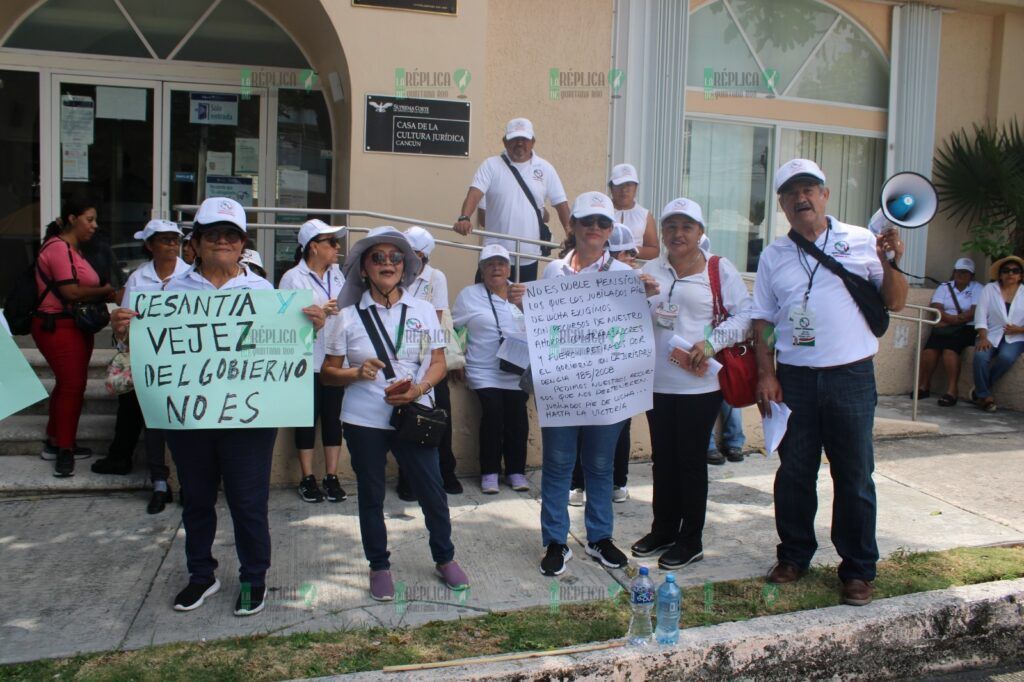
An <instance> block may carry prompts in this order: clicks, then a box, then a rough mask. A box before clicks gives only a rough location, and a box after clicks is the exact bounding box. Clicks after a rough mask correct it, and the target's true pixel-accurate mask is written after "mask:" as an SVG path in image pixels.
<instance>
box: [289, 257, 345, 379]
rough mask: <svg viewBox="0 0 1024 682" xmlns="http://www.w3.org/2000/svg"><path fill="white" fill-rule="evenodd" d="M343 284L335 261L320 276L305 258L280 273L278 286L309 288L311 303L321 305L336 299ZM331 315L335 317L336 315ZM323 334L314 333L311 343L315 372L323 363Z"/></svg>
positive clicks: (324, 350) (343, 281) (343, 278)
mask: <svg viewBox="0 0 1024 682" xmlns="http://www.w3.org/2000/svg"><path fill="white" fill-rule="evenodd" d="M343 286H345V277H344V275H342V274H341V268H339V267H338V265H337V264H336V263H335V264H332V265H331V266H330V267H329V268H327V270H325V271H324V276H323V277H320V276H319V275H317V274H316V273H315V272H313V271H312V270H310V269H309V265H308V264H307V263H306V261H305V260H302V259H300V260H299V262H298V263H297V264H296V265H295V267H293V268H291V269H290V270H288V272H286V273H284V275H282V277H281V283H280V284H279V285H278V288H279V289H293V290H294V289H309V290H310V291H312V292H313V303H314V304H316V305H319V306H322V305H325V304H326V303H327V301H329V300H331V299H332V298H333V299H337V298H338V294H340V293H341V288H342V287H343ZM332 317H336V315H335V316H332ZM325 336H326V334H325V333H324V331H321V332H320V333H319V334H317V335H316V341H315V342H314V343H313V367H314V370H313V371H315V372H319V371H320V368H321V367H323V364H324V355H325V353H326V349H325V346H324V337H325Z"/></svg>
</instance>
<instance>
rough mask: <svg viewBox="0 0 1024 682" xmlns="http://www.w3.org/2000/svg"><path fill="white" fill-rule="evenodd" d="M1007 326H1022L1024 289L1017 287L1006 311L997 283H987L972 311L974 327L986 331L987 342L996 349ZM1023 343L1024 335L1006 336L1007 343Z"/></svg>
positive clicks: (1023, 319)
mask: <svg viewBox="0 0 1024 682" xmlns="http://www.w3.org/2000/svg"><path fill="white" fill-rule="evenodd" d="M1007 324H1016V325H1021V326H1024V287H1017V293H1016V294H1015V295H1014V297H1013V300H1012V301H1010V310H1009V312H1007V310H1006V301H1004V300H1003V295H1002V293H1001V292H1000V290H999V282H989V283H988V284H986V285H985V286H984V287H983V288H982V290H981V300H980V301H978V307H977V308H976V309H975V311H974V326H975V327H976V328H977V329H985V330H987V331H988V340H989V341H990V342H991V343H992V347H993V348H998V347H999V344H1000V343H1001V342H1002V340H1003V327H1005V326H1006V325H1007ZM1021 341H1024V334H1007V335H1006V342H1007V343H1020V342H1021Z"/></svg>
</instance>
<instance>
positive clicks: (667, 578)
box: [665, 573, 676, 583]
mask: <svg viewBox="0 0 1024 682" xmlns="http://www.w3.org/2000/svg"><path fill="white" fill-rule="evenodd" d="M675 581H676V574H675V573H669V574H668V575H666V576H665V582H667V583H674V582H675Z"/></svg>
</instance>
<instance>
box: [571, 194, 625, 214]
mask: <svg viewBox="0 0 1024 682" xmlns="http://www.w3.org/2000/svg"><path fill="white" fill-rule="evenodd" d="M588 215H600V216H604V217H605V218H608V220H615V207H614V206H612V200H611V199H610V198H608V195H607V194H605V193H603V192H584V193H583V194H581V195H579V196H578V197H576V201H574V202H573V203H572V217H573V218H586V217H587V216H588Z"/></svg>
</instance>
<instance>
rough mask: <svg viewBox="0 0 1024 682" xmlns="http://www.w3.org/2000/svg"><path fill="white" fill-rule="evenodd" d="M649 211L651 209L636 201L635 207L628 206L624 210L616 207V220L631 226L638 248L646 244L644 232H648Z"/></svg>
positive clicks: (630, 229)
mask: <svg viewBox="0 0 1024 682" xmlns="http://www.w3.org/2000/svg"><path fill="white" fill-rule="evenodd" d="M649 213H650V211H648V210H647V209H646V208H644V207H643V206H641V205H640V204H636V203H635V204H633V208H627V209H626V210H624V211H620V210H619V209H615V221H616V222H619V223H622V224H623V225H625V226H626V227H628V228H629V231H630V232H632V233H633V241H634V242H636V247H637V248H638V249H639V248H640V247H641V246H643V245H644V233H646V232H647V214H649Z"/></svg>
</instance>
